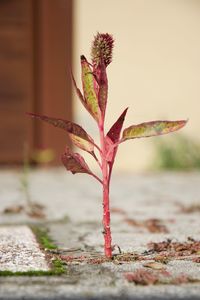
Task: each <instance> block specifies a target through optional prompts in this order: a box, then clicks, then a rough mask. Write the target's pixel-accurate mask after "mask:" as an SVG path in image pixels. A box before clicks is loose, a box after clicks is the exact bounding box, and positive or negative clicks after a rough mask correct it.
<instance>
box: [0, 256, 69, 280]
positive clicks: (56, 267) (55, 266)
mask: <svg viewBox="0 0 200 300" xmlns="http://www.w3.org/2000/svg"><path fill="white" fill-rule="evenodd" d="M64 273H66V269H65V268H64V266H63V263H62V261H61V260H60V259H55V260H53V261H52V269H51V270H48V271H42V270H38V271H34V270H30V271H24V272H12V271H0V277H1V276H2V277H3V276H56V275H62V274H64Z"/></svg>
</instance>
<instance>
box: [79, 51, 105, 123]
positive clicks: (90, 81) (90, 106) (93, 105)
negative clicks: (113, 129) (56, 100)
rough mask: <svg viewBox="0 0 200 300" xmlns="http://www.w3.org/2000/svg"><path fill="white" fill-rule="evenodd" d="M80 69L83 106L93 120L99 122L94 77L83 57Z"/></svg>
mask: <svg viewBox="0 0 200 300" xmlns="http://www.w3.org/2000/svg"><path fill="white" fill-rule="evenodd" d="M81 68H82V84H83V93H84V99H85V105H86V107H87V110H88V111H89V112H90V114H91V115H92V116H93V118H94V119H95V120H96V121H97V122H99V120H100V117H101V111H100V108H99V104H98V96H97V93H96V89H95V82H94V81H95V77H94V75H93V71H92V69H91V67H90V65H89V63H88V62H87V60H86V58H85V57H84V56H83V55H82V56H81Z"/></svg>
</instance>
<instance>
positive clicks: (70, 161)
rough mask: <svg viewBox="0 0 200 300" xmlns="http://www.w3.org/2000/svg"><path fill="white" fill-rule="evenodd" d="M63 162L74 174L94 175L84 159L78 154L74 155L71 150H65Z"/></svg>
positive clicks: (62, 157)
mask: <svg viewBox="0 0 200 300" xmlns="http://www.w3.org/2000/svg"><path fill="white" fill-rule="evenodd" d="M61 160H62V162H63V164H64V166H65V167H66V169H67V170H68V171H71V172H72V174H76V173H86V174H89V175H92V172H91V171H90V169H89V167H88V165H87V164H86V162H85V160H84V158H83V157H82V156H81V155H80V154H78V153H73V152H72V151H71V150H70V149H69V148H66V149H65V152H64V153H63V154H62V156H61Z"/></svg>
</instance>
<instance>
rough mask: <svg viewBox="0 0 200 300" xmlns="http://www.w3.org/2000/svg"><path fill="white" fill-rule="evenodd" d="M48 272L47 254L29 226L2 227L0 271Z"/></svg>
mask: <svg viewBox="0 0 200 300" xmlns="http://www.w3.org/2000/svg"><path fill="white" fill-rule="evenodd" d="M39 270H41V271H47V270H49V267H48V264H47V262H46V259H45V254H44V253H43V252H42V251H41V250H40V248H39V245H38V243H37V241H36V239H35V236H34V234H33V232H32V231H31V230H30V228H29V227H27V226H0V271H11V272H27V271H39Z"/></svg>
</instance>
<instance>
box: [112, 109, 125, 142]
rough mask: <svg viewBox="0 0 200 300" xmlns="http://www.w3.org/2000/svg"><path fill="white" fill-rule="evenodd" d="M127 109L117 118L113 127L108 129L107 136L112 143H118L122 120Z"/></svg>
mask: <svg viewBox="0 0 200 300" xmlns="http://www.w3.org/2000/svg"><path fill="white" fill-rule="evenodd" d="M127 110H128V107H127V108H126V109H125V110H124V111H123V113H122V114H121V116H120V117H119V118H118V120H117V121H116V122H115V123H114V124H113V126H112V127H111V128H110V130H109V132H108V133H107V136H108V137H109V138H110V139H111V141H112V142H113V143H116V142H118V141H119V137H120V133H121V129H122V126H123V123H124V119H125V117H126V113H127Z"/></svg>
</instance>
